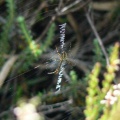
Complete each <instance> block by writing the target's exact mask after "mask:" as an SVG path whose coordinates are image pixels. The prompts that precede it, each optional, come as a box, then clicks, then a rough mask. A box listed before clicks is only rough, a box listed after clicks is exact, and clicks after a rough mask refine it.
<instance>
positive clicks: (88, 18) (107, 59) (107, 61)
mask: <svg viewBox="0 0 120 120" xmlns="http://www.w3.org/2000/svg"><path fill="white" fill-rule="evenodd" d="M86 17H87V20H88V22H89V24H90V26H91V28H92V30H93V32H94V34H95V36H96V38H97V40H98V43H99V45H100V47H101V49H102V52H103V54H104V56H105V59H106V63H107V65H109V58H108V54H107V52H106V50H105V47H104V45H103V43H102V40H101V38H100V36H99V34H98V32H97V30H96V28H95V25H94V23H93V22H92V20H91V18H90V16H89V13H86Z"/></svg>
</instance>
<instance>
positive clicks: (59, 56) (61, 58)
mask: <svg viewBox="0 0 120 120" xmlns="http://www.w3.org/2000/svg"><path fill="white" fill-rule="evenodd" d="M56 51H57V54H58V56H59V58H60V60H62V57H61V54H60V53H59V51H58V48H57V47H56Z"/></svg>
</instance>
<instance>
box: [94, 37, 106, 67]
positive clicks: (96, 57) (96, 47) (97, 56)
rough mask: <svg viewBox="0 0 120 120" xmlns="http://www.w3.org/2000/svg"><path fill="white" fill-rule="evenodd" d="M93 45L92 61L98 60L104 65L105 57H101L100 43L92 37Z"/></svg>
mask: <svg viewBox="0 0 120 120" xmlns="http://www.w3.org/2000/svg"><path fill="white" fill-rule="evenodd" d="M93 45H94V49H93V52H94V54H95V55H94V57H93V61H94V63H96V62H100V63H102V65H103V66H105V64H106V62H105V59H104V58H103V52H102V50H101V48H100V45H99V43H98V40H97V39H94V41H93Z"/></svg>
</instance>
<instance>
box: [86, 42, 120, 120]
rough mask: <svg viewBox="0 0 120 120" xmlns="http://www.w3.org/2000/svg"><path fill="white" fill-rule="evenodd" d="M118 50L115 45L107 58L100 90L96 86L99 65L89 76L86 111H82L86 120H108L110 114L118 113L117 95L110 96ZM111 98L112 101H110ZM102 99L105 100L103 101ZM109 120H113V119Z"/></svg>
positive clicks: (99, 69)
mask: <svg viewBox="0 0 120 120" xmlns="http://www.w3.org/2000/svg"><path fill="white" fill-rule="evenodd" d="M119 49H120V45H119V43H116V44H115V46H114V47H113V50H112V52H111V55H110V58H109V60H110V65H108V66H106V69H107V71H106V73H105V74H104V80H103V81H102V88H100V87H99V84H98V83H99V74H100V71H101V68H100V66H101V65H100V63H97V64H96V65H95V67H94V69H93V70H92V73H91V74H90V75H89V82H88V88H87V91H88V95H87V97H86V109H85V111H84V113H85V116H86V120H98V119H99V120H109V118H110V119H111V118H112V116H111V113H112V114H113V113H114V114H115V111H116V110H118V111H119V109H118V107H116V105H117V104H118V105H119V97H117V96H118V94H117V95H116V97H114V96H115V95H113V94H112V93H113V92H115V90H113V88H114V87H115V86H114V85H112V82H114V79H115V71H118V70H119V67H118V64H120V59H119ZM118 86H119V85H118ZM111 91H112V92H111ZM117 92H119V91H117ZM105 96H106V97H105ZM113 97H114V99H112V98H113ZM104 98H105V100H103V99H104ZM116 100H118V102H115V101H116ZM103 103H104V104H103ZM115 108H116V109H115ZM116 112H117V111H116ZM114 114H113V116H114ZM118 118H120V116H119V117H118V116H117V119H118ZM111 120H113V118H112V119H111Z"/></svg>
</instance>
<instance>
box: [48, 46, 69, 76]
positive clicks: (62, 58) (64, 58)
mask: <svg viewBox="0 0 120 120" xmlns="http://www.w3.org/2000/svg"><path fill="white" fill-rule="evenodd" d="M56 51H57V54H58V56H59V66H58V68H57V69H56V70H55V71H53V72H49V73H48V74H58V72H59V71H60V68H61V65H62V63H63V62H66V61H68V60H67V57H68V55H67V53H66V52H65V51H63V52H62V53H59V51H58V48H57V47H56Z"/></svg>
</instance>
